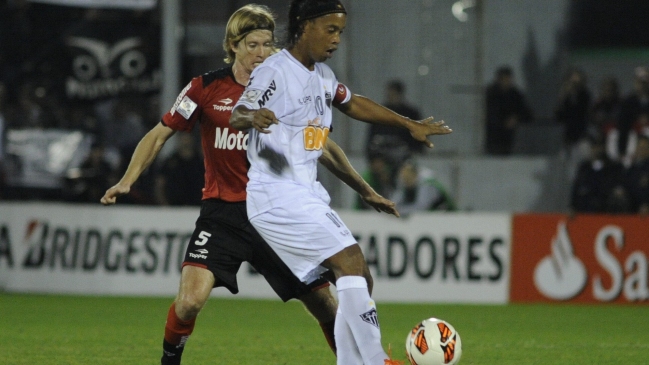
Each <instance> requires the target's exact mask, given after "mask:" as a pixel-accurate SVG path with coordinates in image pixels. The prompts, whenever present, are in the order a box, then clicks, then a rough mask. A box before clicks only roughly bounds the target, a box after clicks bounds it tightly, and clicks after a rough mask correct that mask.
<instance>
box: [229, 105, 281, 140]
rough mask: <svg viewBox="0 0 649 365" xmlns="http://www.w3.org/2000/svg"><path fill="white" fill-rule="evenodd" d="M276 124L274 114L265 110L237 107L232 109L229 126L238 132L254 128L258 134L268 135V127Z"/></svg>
mask: <svg viewBox="0 0 649 365" xmlns="http://www.w3.org/2000/svg"><path fill="white" fill-rule="evenodd" d="M277 123H279V121H278V120H277V118H276V117H275V113H273V112H272V111H271V110H269V109H266V108H261V109H248V108H247V107H245V106H243V105H239V106H237V107H236V108H234V110H233V111H232V115H231V116H230V125H231V126H232V127H233V128H236V129H238V130H240V131H245V130H247V129H250V128H255V129H256V130H257V131H259V132H260V133H270V131H269V130H268V127H270V125H271V124H277Z"/></svg>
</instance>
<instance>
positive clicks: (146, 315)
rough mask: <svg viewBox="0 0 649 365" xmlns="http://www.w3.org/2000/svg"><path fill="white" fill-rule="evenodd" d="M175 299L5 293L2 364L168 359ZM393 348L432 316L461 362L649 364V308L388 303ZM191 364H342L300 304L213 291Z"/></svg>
mask: <svg viewBox="0 0 649 365" xmlns="http://www.w3.org/2000/svg"><path fill="white" fill-rule="evenodd" d="M170 303H171V298H121V297H90V296H87V297H86V296H81V297H80V296H48V295H22V294H20V295H18V294H7V293H3V294H0V364H4V365H22V364H25V365H27V364H29V365H34V364H38V365H54V364H56V365H61V364H79V365H103V364H106V365H108V364H111V365H112V364H120V365H143V364H158V363H159V357H160V354H161V341H162V335H163V328H164V321H165V318H166V313H167V309H168V307H169V304H170ZM378 310H379V318H380V320H381V329H382V333H383V340H384V345H385V346H386V347H387V344H388V343H391V344H392V348H393V355H394V357H395V358H399V359H402V360H404V359H405V356H404V350H403V346H404V341H405V338H406V335H407V333H408V332H409V330H410V328H411V327H412V326H413V325H415V324H416V323H417V322H419V321H420V320H422V319H424V318H426V317H432V316H437V317H439V318H444V319H446V320H448V321H449V322H450V323H452V324H453V325H454V326H455V328H456V329H457V330H458V331H459V333H460V335H461V336H462V342H463V352H464V353H463V355H462V360H461V361H460V363H461V364H465V365H468V364H498V365H508V364H516V365H521V364H553V365H557V364H566V365H568V364H570V365H574V364H589V365H590V364H598V365H603V364H647V363H649V307H648V306H642V307H631V306H604V305H598V306H575V305H508V306H484V305H423V304H388V303H380V302H379V303H378ZM183 363H184V364H187V365H189V364H229V365H235V364H273V365H281V364H310V365H319V364H335V358H334V356H333V354H332V353H331V352H330V350H329V348H328V347H327V345H326V342H325V340H324V337H323V336H322V333H321V331H320V328H319V327H318V326H317V325H316V323H315V322H314V320H313V319H312V318H311V317H310V316H309V315H308V314H307V313H306V312H305V311H304V310H303V309H302V306H301V304H300V303H299V302H289V303H287V304H283V303H281V302H280V301H279V300H276V301H275V300H268V301H253V300H235V299H219V298H212V299H210V301H209V302H208V304H207V306H206V308H205V309H204V310H203V312H202V313H201V315H200V316H199V321H198V322H197V326H196V330H195V331H194V334H193V335H192V337H191V339H190V340H189V342H188V344H187V347H186V350H185V355H184V356H183Z"/></svg>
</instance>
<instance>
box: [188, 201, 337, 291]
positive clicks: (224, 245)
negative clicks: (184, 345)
mask: <svg viewBox="0 0 649 365" xmlns="http://www.w3.org/2000/svg"><path fill="white" fill-rule="evenodd" d="M243 261H248V262H249V263H250V264H251V265H252V267H254V268H255V270H257V271H258V272H259V273H260V274H261V275H263V276H264V278H265V279H266V281H267V282H268V284H270V286H271V287H272V288H273V290H274V291H275V293H277V295H278V296H279V297H280V298H281V299H282V300H283V301H285V302H286V301H288V300H290V299H293V298H298V297H300V296H302V295H304V294H308V293H310V292H312V291H314V290H316V289H318V288H320V287H323V286H328V285H329V282H328V281H326V280H324V279H318V280H316V281H315V282H313V283H311V284H309V285H307V284H305V283H303V282H301V281H300V280H299V279H298V278H297V277H296V276H295V275H293V273H292V272H291V270H290V269H289V268H288V267H287V266H286V265H285V264H284V262H282V260H281V259H280V258H279V256H277V254H276V253H275V251H273V249H272V248H270V246H268V244H267V243H266V242H265V241H264V239H263V238H261V236H260V235H259V234H258V233H257V231H256V230H255V228H254V227H253V226H252V224H250V222H249V221H248V215H247V214H246V202H245V201H244V202H237V203H230V202H226V201H223V200H218V199H207V200H204V201H203V204H202V206H201V213H200V216H199V217H198V220H196V229H195V230H194V233H193V234H192V237H191V239H190V241H189V244H188V245H187V251H186V252H185V261H184V262H183V266H185V265H192V266H198V267H202V268H205V269H208V270H210V271H211V272H212V273H213V274H214V278H215V279H216V280H215V284H214V287H218V286H224V287H226V288H227V289H228V290H230V292H231V293H232V294H237V293H238V292H239V287H238V285H237V272H238V271H239V268H240V267H241V263H242V262H243Z"/></svg>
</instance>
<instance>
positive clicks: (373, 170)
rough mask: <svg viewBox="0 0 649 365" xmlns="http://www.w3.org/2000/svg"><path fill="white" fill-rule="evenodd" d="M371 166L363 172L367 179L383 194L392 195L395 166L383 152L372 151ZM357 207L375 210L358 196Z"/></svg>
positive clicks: (375, 189) (364, 177) (369, 159)
mask: <svg viewBox="0 0 649 365" xmlns="http://www.w3.org/2000/svg"><path fill="white" fill-rule="evenodd" d="M368 162H369V168H368V169H367V170H366V171H365V172H364V173H363V174H362V176H363V180H365V181H366V182H367V183H368V184H369V185H370V186H371V187H372V188H373V189H374V191H376V192H377V193H378V194H379V195H381V196H390V195H391V194H392V191H393V190H394V178H393V177H394V174H393V170H394V167H393V166H392V163H391V162H390V159H389V158H388V157H387V156H386V154H385V153H383V152H371V153H370V155H369V157H368ZM356 209H359V210H373V209H374V208H373V207H371V206H370V205H369V204H367V203H365V201H364V200H363V199H362V198H361V197H360V196H358V197H357V198H356Z"/></svg>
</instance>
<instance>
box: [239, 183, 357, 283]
mask: <svg viewBox="0 0 649 365" xmlns="http://www.w3.org/2000/svg"><path fill="white" fill-rule="evenodd" d="M250 221H251V223H252V224H253V225H254V226H255V228H256V229H257V231H259V233H260V234H261V236H262V237H263V238H264V239H265V240H266V242H268V244H269V245H270V246H271V247H272V248H273V250H274V251H275V252H276V253H277V255H278V256H279V257H280V258H281V259H282V261H284V262H285V263H286V265H287V266H288V267H289V268H290V269H291V271H292V272H293V273H294V274H295V275H296V276H297V277H298V278H300V279H301V280H302V281H306V282H310V280H312V279H313V278H315V277H318V276H320V275H321V274H322V272H324V271H326V269H324V268H323V267H322V266H320V264H321V263H322V262H323V261H324V260H326V259H327V258H329V257H331V256H333V255H334V254H336V253H338V252H340V251H342V250H343V249H345V248H346V247H348V246H350V245H354V244H356V240H355V239H354V236H353V235H352V234H351V231H350V230H349V229H348V228H347V227H346V226H345V224H344V223H343V222H342V220H340V218H339V217H338V215H337V214H336V212H335V211H333V210H332V209H331V208H330V207H329V206H328V205H327V204H325V203H324V202H323V201H322V200H321V199H319V198H317V197H313V196H308V195H307V196H303V197H301V198H300V199H295V200H293V201H291V202H286V203H283V204H282V205H281V206H276V207H273V209H271V210H269V211H266V212H264V213H261V214H259V215H257V216H255V217H252V218H251V219H250Z"/></svg>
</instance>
